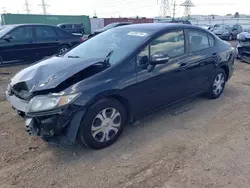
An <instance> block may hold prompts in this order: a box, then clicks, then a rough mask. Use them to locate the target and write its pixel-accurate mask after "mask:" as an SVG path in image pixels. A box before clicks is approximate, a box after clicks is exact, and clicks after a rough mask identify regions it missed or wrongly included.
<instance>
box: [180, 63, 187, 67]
mask: <svg viewBox="0 0 250 188" xmlns="http://www.w3.org/2000/svg"><path fill="white" fill-rule="evenodd" d="M185 66H187V64H186V63H181V64H180V66H179V67H185Z"/></svg>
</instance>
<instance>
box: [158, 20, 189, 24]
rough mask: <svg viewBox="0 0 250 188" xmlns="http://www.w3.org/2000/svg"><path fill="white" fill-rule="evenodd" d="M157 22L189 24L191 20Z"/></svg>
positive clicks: (162, 21)
mask: <svg viewBox="0 0 250 188" xmlns="http://www.w3.org/2000/svg"><path fill="white" fill-rule="evenodd" d="M158 23H182V24H190V25H191V22H190V21H188V20H176V19H172V20H160V21H159V22H158Z"/></svg>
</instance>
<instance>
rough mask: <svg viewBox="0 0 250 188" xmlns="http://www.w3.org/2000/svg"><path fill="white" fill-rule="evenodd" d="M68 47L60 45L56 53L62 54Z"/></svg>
mask: <svg viewBox="0 0 250 188" xmlns="http://www.w3.org/2000/svg"><path fill="white" fill-rule="evenodd" d="M68 49H69V47H68V46H67V45H62V46H60V47H59V49H58V53H59V54H62V53H64V52H66V51H67V50H68Z"/></svg>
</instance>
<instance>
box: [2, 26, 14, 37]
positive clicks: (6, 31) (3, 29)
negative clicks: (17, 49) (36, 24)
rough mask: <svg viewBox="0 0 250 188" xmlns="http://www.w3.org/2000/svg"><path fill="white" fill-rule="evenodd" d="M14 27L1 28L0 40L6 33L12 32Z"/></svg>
mask: <svg viewBox="0 0 250 188" xmlns="http://www.w3.org/2000/svg"><path fill="white" fill-rule="evenodd" d="M12 29H13V27H11V26H1V27H0V38H2V37H3V36H4V35H6V33H8V32H9V31H10V30H12Z"/></svg>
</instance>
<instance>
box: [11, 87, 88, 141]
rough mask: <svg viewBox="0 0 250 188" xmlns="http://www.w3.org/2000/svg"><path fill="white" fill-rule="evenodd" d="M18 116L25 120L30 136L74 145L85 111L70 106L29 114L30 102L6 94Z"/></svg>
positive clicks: (75, 106) (78, 107)
mask: <svg viewBox="0 0 250 188" xmlns="http://www.w3.org/2000/svg"><path fill="white" fill-rule="evenodd" d="M6 97H7V100H8V101H9V102H10V103H11V105H12V107H13V109H14V110H15V112H16V114H19V115H21V116H22V117H24V118H25V126H26V130H27V132H28V133H29V135H36V136H40V137H41V138H42V139H44V140H45V141H47V142H53V143H60V144H74V143H75V140H76V137H77V132H78V128H79V126H80V123H81V120H82V118H83V116H84V113H85V109H84V108H82V107H81V106H77V105H74V104H70V105H68V106H64V107H62V108H58V109H55V110H49V111H44V112H36V113H28V112H27V107H28V103H29V101H25V100H22V99H20V98H18V97H16V96H15V95H9V94H8V92H6Z"/></svg>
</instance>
